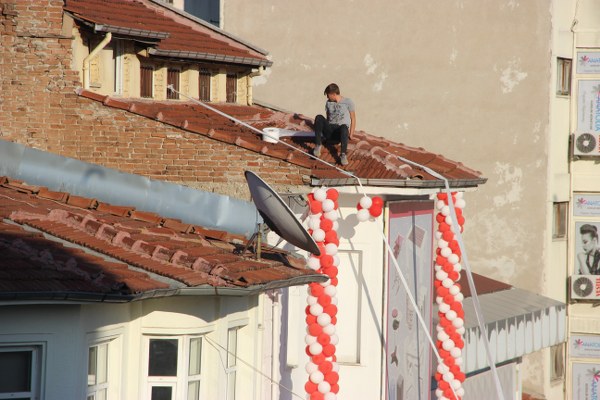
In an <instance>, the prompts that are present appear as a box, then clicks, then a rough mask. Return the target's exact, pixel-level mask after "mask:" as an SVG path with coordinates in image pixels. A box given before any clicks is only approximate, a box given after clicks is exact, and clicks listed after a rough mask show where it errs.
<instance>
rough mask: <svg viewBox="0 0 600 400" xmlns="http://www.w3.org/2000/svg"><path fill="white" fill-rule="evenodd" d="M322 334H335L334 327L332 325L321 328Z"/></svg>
mask: <svg viewBox="0 0 600 400" xmlns="http://www.w3.org/2000/svg"><path fill="white" fill-rule="evenodd" d="M330 321H331V320H330ZM323 333H325V334H327V335H329V336H331V335H333V334H335V325H334V324H329V325H325V326H324V327H323Z"/></svg>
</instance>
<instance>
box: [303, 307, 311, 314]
mask: <svg viewBox="0 0 600 400" xmlns="http://www.w3.org/2000/svg"><path fill="white" fill-rule="evenodd" d="M304 313H305V314H306V315H310V306H306V308H304Z"/></svg>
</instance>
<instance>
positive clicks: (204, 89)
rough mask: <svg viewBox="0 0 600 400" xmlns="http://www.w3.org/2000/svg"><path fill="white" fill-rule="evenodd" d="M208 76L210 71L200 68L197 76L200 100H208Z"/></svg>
mask: <svg viewBox="0 0 600 400" xmlns="http://www.w3.org/2000/svg"><path fill="white" fill-rule="evenodd" d="M210 78H211V73H210V72H209V71H208V70H205V69H203V70H201V71H200V75H199V76H198V93H199V98H200V100H202V101H210Z"/></svg>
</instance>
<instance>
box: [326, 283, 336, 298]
mask: <svg viewBox="0 0 600 400" xmlns="http://www.w3.org/2000/svg"><path fill="white" fill-rule="evenodd" d="M325 294H326V295H327V296H329V297H333V296H335V295H336V294H337V288H336V287H335V286H333V285H331V286H327V287H326V288H325Z"/></svg>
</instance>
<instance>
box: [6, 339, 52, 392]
mask: <svg viewBox="0 0 600 400" xmlns="http://www.w3.org/2000/svg"><path fill="white" fill-rule="evenodd" d="M9 352H31V368H30V375H29V379H30V381H29V386H30V390H29V391H28V392H6V393H0V399H14V398H24V397H29V398H30V399H32V400H33V399H40V398H41V396H42V387H41V383H42V376H43V373H44V371H43V365H44V353H45V348H44V345H43V344H42V343H1V344H0V353H9Z"/></svg>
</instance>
